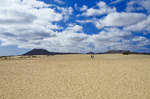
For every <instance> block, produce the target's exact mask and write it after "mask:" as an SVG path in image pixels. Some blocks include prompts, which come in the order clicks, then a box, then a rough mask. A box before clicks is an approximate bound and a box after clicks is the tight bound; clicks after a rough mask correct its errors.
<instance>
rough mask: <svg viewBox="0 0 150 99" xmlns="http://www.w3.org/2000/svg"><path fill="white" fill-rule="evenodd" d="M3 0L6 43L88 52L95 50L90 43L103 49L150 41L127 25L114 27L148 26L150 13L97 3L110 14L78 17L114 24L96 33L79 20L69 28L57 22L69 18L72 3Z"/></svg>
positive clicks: (0, 19) (0, 28)
mask: <svg viewBox="0 0 150 99" xmlns="http://www.w3.org/2000/svg"><path fill="white" fill-rule="evenodd" d="M0 2H1V3H0V13H1V14H0V41H1V45H2V46H6V45H17V46H18V47H19V48H45V49H48V50H49V51H60V52H88V51H91V47H90V45H93V46H94V49H93V51H96V52H100V51H106V50H110V49H131V50H133V48H134V49H140V48H144V47H143V46H145V45H148V44H150V40H148V39H147V38H146V37H142V36H141V37H136V36H134V35H132V33H131V32H130V31H129V30H127V29H123V30H121V29H119V28H114V27H118V26H128V25H131V26H132V25H133V24H135V25H136V24H141V23H142V24H143V25H146V24H147V25H146V26H148V23H149V21H148V20H149V18H147V19H146V20H144V18H145V17H146V16H145V15H144V14H137V13H125V12H124V13H117V12H115V13H110V12H111V11H115V10H112V9H111V8H110V7H108V6H107V5H106V4H105V3H104V2H99V3H98V4H97V7H98V8H99V9H98V10H99V11H100V12H98V15H101V14H104V13H102V12H103V11H102V10H103V9H104V12H105V11H106V12H105V14H107V13H109V14H108V15H107V16H106V17H104V18H103V19H96V18H95V19H92V20H90V19H88V20H82V21H81V20H77V22H79V23H83V22H93V23H95V24H100V25H97V27H98V28H100V27H105V26H112V27H111V28H104V30H102V31H101V32H99V33H98V34H92V35H89V34H86V33H84V31H83V27H82V26H81V25H77V24H75V23H71V24H68V25H67V27H66V28H65V27H61V26H59V25H58V24H57V22H60V21H63V20H68V19H69V17H70V16H71V15H72V13H73V9H72V7H68V8H63V7H58V6H53V7H50V6H51V5H49V4H46V3H44V2H42V1H37V0H32V1H31V0H26V1H25V0H24V1H23V2H22V1H21V0H2V1H0ZM93 9H94V8H93ZM110 9H111V10H110ZM56 10H57V11H56ZM88 10H89V9H87V10H86V11H88ZM94 10H97V9H94ZM101 11H102V12H101ZM89 15H90V14H89ZM91 15H95V14H94V13H93V14H91ZM96 15H97V14H96ZM139 22H141V23H139ZM144 28H145V27H144ZM57 30H59V31H57ZM134 43H137V44H134Z"/></svg>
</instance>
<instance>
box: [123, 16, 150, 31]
mask: <svg viewBox="0 0 150 99" xmlns="http://www.w3.org/2000/svg"><path fill="white" fill-rule="evenodd" d="M125 29H126V30H129V31H134V32H140V31H142V32H143V31H147V32H150V16H148V17H147V18H145V19H144V20H143V21H139V22H138V23H137V24H134V25H131V26H127V27H125Z"/></svg>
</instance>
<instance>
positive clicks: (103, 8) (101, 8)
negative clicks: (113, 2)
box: [82, 1, 116, 16]
mask: <svg viewBox="0 0 150 99" xmlns="http://www.w3.org/2000/svg"><path fill="white" fill-rule="evenodd" d="M97 7H98V9H95V8H89V9H87V10H85V12H83V14H82V16H100V15H104V14H107V13H111V12H115V11H116V8H111V7H109V6H107V4H106V3H105V2H103V1H100V2H98V3H97Z"/></svg>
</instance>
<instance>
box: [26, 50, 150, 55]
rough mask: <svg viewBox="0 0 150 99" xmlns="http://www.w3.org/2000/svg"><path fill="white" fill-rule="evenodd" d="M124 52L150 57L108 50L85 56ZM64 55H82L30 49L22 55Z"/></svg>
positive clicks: (121, 51)
mask: <svg viewBox="0 0 150 99" xmlns="http://www.w3.org/2000/svg"><path fill="white" fill-rule="evenodd" d="M125 52H128V54H142V55H150V53H142V52H131V51H129V50H109V51H107V52H103V53H94V52H88V53H86V54H123V53H125ZM64 54H83V53H64V52H49V51H47V50H45V49H32V50H31V51H29V52H27V53H25V54H23V55H64Z"/></svg>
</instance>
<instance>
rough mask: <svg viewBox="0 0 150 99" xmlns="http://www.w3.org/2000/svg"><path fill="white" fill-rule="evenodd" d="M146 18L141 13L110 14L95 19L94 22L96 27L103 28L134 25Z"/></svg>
mask: <svg viewBox="0 0 150 99" xmlns="http://www.w3.org/2000/svg"><path fill="white" fill-rule="evenodd" d="M145 18H146V15H145V14H142V13H125V12H122V13H119V12H115V13H110V14H108V15H107V16H106V17H104V18H103V19H97V20H95V21H94V23H95V25H96V27H98V28H103V27H104V26H117V27H122V26H127V25H132V24H136V23H138V22H139V21H142V20H144V19H145Z"/></svg>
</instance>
